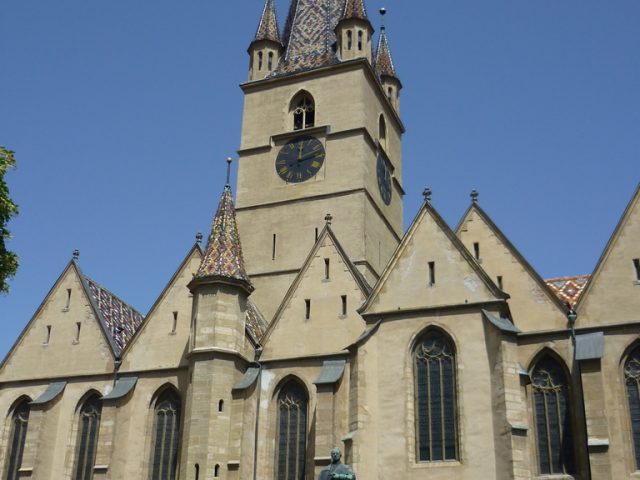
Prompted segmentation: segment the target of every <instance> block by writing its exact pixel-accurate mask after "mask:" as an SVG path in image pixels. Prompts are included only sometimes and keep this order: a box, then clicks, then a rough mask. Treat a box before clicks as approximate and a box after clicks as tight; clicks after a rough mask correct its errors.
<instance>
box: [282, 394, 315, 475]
mask: <svg viewBox="0 0 640 480" xmlns="http://www.w3.org/2000/svg"><path fill="white" fill-rule="evenodd" d="M307 404H308V400H307V394H306V392H305V390H304V388H303V387H302V386H301V385H300V384H299V383H298V382H295V381H291V382H289V383H288V384H287V385H285V387H284V388H283V389H282V391H281V392H280V395H278V445H277V450H278V452H277V475H276V478H277V480H304V478H305V476H304V472H305V468H304V467H305V459H306V450H307Z"/></svg>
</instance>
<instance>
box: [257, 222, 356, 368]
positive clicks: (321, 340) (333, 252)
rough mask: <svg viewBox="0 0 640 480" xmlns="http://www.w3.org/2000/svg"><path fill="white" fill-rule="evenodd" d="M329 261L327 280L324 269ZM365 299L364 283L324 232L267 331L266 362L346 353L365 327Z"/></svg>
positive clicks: (331, 238)
mask: <svg viewBox="0 0 640 480" xmlns="http://www.w3.org/2000/svg"><path fill="white" fill-rule="evenodd" d="M327 260H328V265H329V267H328V268H329V278H326V271H325V268H326V263H325V262H326V261H327ZM343 297H344V298H345V300H346V313H345V314H343V311H342V308H343V303H342V302H343ZM365 298H366V288H365V286H364V284H363V282H362V279H361V278H359V276H358V273H357V272H356V270H355V267H354V266H353V265H352V264H351V262H350V261H349V259H348V258H347V257H346V254H345V253H344V251H343V250H342V248H341V247H340V244H339V243H338V242H337V240H336V238H335V236H334V235H333V233H332V232H331V231H330V230H329V229H328V228H326V229H325V230H324V231H323V233H322V234H321V235H320V237H319V239H318V242H317V243H316V245H315V246H314V248H313V250H312V253H311V254H310V256H309V257H308V258H307V261H306V262H305V265H304V266H303V268H302V270H301V271H300V273H299V274H298V276H297V278H296V280H295V281H294V282H293V285H292V286H291V288H290V290H289V292H288V293H287V295H286V296H285V299H284V301H283V303H282V305H281V306H280V308H279V309H278V312H277V313H276V316H275V318H274V321H273V322H272V324H271V326H270V328H269V330H268V331H267V334H266V336H265V339H264V342H263V343H264V353H263V355H262V358H263V359H265V358H287V357H294V356H302V355H305V356H306V355H317V354H322V353H335V352H338V351H340V350H342V349H344V348H345V347H346V346H347V345H349V344H350V343H352V342H353V341H355V340H356V339H357V338H358V337H359V336H360V334H361V333H362V331H363V330H364V328H365V323H364V320H363V319H362V318H361V317H360V315H359V314H358V313H357V308H358V307H359V306H360V305H362V302H364V300H365ZM307 301H309V305H310V310H309V317H308V318H307Z"/></svg>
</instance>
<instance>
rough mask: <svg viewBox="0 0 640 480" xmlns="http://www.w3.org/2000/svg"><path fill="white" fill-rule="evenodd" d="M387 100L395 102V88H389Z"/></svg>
mask: <svg viewBox="0 0 640 480" xmlns="http://www.w3.org/2000/svg"><path fill="white" fill-rule="evenodd" d="M387 99H389V101H392V100H393V88H391V87H389V88H387Z"/></svg>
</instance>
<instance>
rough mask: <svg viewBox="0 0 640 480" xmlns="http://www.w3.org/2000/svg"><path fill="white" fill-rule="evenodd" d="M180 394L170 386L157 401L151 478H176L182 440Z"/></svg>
mask: <svg viewBox="0 0 640 480" xmlns="http://www.w3.org/2000/svg"><path fill="white" fill-rule="evenodd" d="M180 407H181V401H180V396H179V395H178V394H177V393H176V391H175V390H173V389H171V388H168V389H167V390H165V391H164V392H163V393H162V394H161V395H160V396H159V397H158V400H157V401H156V405H155V408H154V426H153V436H154V439H153V463H152V466H153V468H152V469H151V477H150V478H151V480H174V479H175V478H176V468H177V465H178V445H179V442H180V438H179V437H180Z"/></svg>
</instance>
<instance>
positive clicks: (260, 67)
mask: <svg viewBox="0 0 640 480" xmlns="http://www.w3.org/2000/svg"><path fill="white" fill-rule="evenodd" d="M262 55H263V54H262V52H258V70H262Z"/></svg>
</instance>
